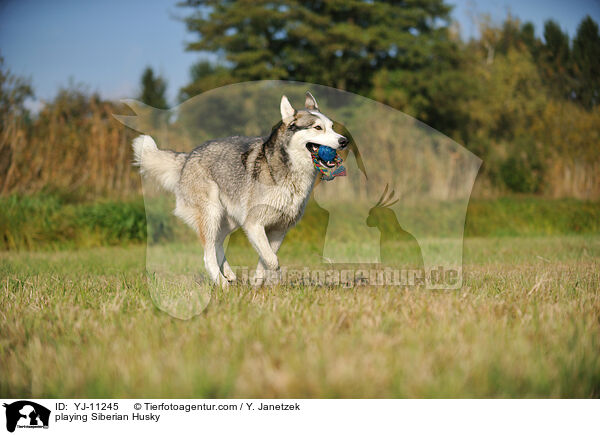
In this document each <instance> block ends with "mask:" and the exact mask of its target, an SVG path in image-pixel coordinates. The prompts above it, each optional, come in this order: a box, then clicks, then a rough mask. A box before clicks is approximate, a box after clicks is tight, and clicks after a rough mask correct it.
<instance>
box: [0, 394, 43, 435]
mask: <svg viewBox="0 0 600 435" xmlns="http://www.w3.org/2000/svg"><path fill="white" fill-rule="evenodd" d="M3 406H4V407H5V408H6V430H8V431H9V432H14V431H15V429H16V428H19V429H48V424H49V422H50V410H49V409H48V408H46V407H44V406H42V405H39V404H37V403H35V402H31V401H29V400H19V401H17V402H13V403H11V404H6V403H5V404H4V405H3Z"/></svg>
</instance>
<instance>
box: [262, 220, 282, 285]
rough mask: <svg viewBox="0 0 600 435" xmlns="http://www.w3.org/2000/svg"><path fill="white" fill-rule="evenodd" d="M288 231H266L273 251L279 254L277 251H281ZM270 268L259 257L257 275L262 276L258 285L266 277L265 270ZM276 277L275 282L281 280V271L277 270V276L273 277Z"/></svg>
mask: <svg viewBox="0 0 600 435" xmlns="http://www.w3.org/2000/svg"><path fill="white" fill-rule="evenodd" d="M286 233H287V230H280V229H271V230H270V231H266V234H267V238H268V239H269V245H271V249H272V250H273V252H274V253H275V254H277V252H278V251H279V248H280V247H281V244H282V243H283V239H284V238H285V234H286ZM267 269H268V268H267V267H266V266H265V264H264V263H263V262H262V260H261V259H260V258H259V259H258V265H257V266H256V275H255V276H256V277H260V280H258V279H257V282H256V284H257V285H261V284H262V283H263V282H264V278H265V275H266V273H265V271H266V270H267ZM273 278H274V279H275V282H279V281H281V276H280V273H278V272H276V276H274V277H273Z"/></svg>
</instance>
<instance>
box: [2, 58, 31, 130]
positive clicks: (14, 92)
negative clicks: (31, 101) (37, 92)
mask: <svg viewBox="0 0 600 435" xmlns="http://www.w3.org/2000/svg"><path fill="white" fill-rule="evenodd" d="M29 97H33V89H32V88H31V84H30V81H29V80H27V79H24V78H23V77H19V76H15V75H14V74H12V73H11V71H10V70H9V69H8V68H6V67H5V65H4V58H3V57H2V56H0V115H1V116H2V117H3V118H4V117H5V116H6V115H8V114H9V113H13V114H23V113H25V112H26V109H25V106H24V103H25V100H26V99H27V98H29Z"/></svg>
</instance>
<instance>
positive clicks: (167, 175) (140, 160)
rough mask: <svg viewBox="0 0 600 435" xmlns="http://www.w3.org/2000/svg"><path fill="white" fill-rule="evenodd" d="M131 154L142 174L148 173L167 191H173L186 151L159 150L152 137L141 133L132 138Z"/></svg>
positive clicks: (179, 175)
mask: <svg viewBox="0 0 600 435" xmlns="http://www.w3.org/2000/svg"><path fill="white" fill-rule="evenodd" d="M133 156H134V165H136V166H139V167H140V172H141V173H142V174H145V175H150V176H151V177H153V178H154V179H156V180H157V181H158V182H159V183H160V185H161V186H162V187H164V188H165V189H167V190H168V191H170V192H174V191H175V187H176V186H177V183H178V182H179V178H180V177H181V168H183V164H184V163H185V156H186V153H176V152H175V151H171V150H159V149H158V147H157V146H156V142H154V139H152V138H151V137H150V136H146V135H142V136H138V137H137V138H135V139H134V140H133Z"/></svg>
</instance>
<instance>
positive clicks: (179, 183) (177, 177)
mask: <svg viewBox="0 0 600 435" xmlns="http://www.w3.org/2000/svg"><path fill="white" fill-rule="evenodd" d="M305 107H306V108H305V109H301V110H297V111H296V110H294V108H293V107H292V105H291V104H290V102H289V101H288V99H287V97H286V96H285V95H284V96H283V97H282V98H281V104H280V111H281V122H280V123H279V124H277V125H276V126H275V127H274V128H273V130H272V132H271V134H270V135H269V136H265V137H242V136H233V137H228V138H224V139H215V140H211V141H208V142H205V143H203V144H202V145H200V146H199V147H197V148H195V149H194V150H193V151H191V152H189V153H178V152H174V151H170V150H160V149H158V147H157V146H156V143H155V142H154V140H153V139H152V138H151V137H150V136H139V137H138V138H136V139H135V140H134V141H133V150H134V156H135V164H137V165H139V166H140V172H142V173H143V174H145V175H146V176H150V177H153V178H154V179H156V180H157V181H158V182H159V183H160V184H161V185H162V187H163V188H165V189H166V190H168V191H170V192H173V193H174V194H175V196H176V207H175V211H174V213H175V215H176V216H178V217H179V218H181V219H182V220H183V221H184V222H185V223H186V224H188V225H189V226H190V227H191V228H192V229H193V230H194V231H195V232H196V233H197V234H198V236H199V238H200V241H201V243H202V244H203V246H204V264H205V266H206V270H207V272H208V274H209V276H210V278H211V280H212V281H213V282H214V283H216V284H220V285H222V286H227V284H228V283H229V282H232V281H234V280H235V279H236V276H235V274H234V272H233V270H232V269H231V267H230V266H229V264H228V263H227V259H226V258H225V252H224V250H223V242H224V241H225V238H226V237H227V235H228V234H230V233H231V232H232V231H234V230H236V229H237V228H239V227H242V229H243V230H244V232H245V233H246V236H247V237H248V240H249V241H250V243H251V244H252V246H253V247H254V249H256V251H257V252H258V254H259V262H258V266H257V269H256V277H257V282H258V283H261V282H262V280H263V279H264V275H265V270H278V269H279V260H278V258H277V251H278V250H279V247H280V246H281V243H282V242H283V239H284V237H285V235H286V233H287V232H288V230H289V229H290V228H292V227H293V226H294V225H295V224H296V223H297V222H298V221H299V220H300V218H301V217H302V215H303V213H304V209H305V207H306V203H307V201H308V199H309V196H310V193H311V191H312V189H313V186H314V183H315V179H316V177H317V174H318V171H317V170H316V169H315V166H314V164H313V161H312V157H311V153H310V149H313V150H314V149H316V147H318V146H319V145H325V146H329V147H331V148H333V149H340V148H343V147H345V146H346V145H347V144H348V139H346V138H345V137H344V136H342V135H340V134H338V133H336V132H335V131H334V130H333V122H332V121H331V120H330V119H329V118H327V117H326V116H325V115H323V114H322V113H321V112H320V111H319V108H318V105H317V102H316V100H315V99H314V97H313V96H312V95H311V94H310V93H309V92H307V93H306V101H305ZM319 164H326V163H325V162H319Z"/></svg>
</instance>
